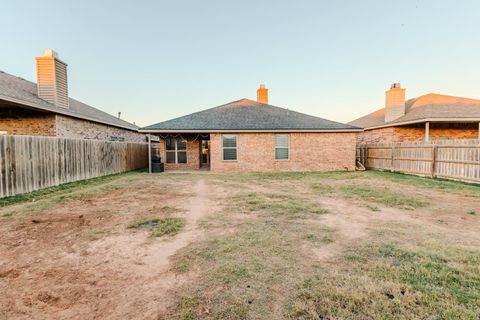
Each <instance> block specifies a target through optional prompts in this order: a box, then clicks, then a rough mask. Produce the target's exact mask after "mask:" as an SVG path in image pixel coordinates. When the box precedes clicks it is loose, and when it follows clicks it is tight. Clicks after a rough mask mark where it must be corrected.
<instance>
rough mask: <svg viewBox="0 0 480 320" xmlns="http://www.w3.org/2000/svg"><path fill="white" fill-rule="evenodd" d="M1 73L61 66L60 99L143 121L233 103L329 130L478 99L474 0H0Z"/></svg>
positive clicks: (479, 17) (28, 74)
mask: <svg viewBox="0 0 480 320" xmlns="http://www.w3.org/2000/svg"><path fill="white" fill-rule="evenodd" d="M0 11H1V19H0V39H1V40H2V41H1V44H2V45H1V50H0V70H3V71H4V72H7V73H10V74H14V75H16V76H20V77H23V78H25V79H28V80H31V81H36V73H35V59H34V58H35V56H40V55H42V54H43V50H44V49H47V48H50V49H53V50H55V51H57V52H58V54H59V56H60V59H61V60H63V61H65V62H66V63H68V77H69V94H70V96H71V97H73V98H75V99H77V100H80V101H82V102H84V103H87V104H90V105H92V106H94V107H96V108H99V109H101V110H103V111H106V112H108V113H111V114H113V115H116V114H117V113H118V112H121V113H122V118H123V119H125V120H127V121H130V122H135V123H136V124H137V125H139V126H146V125H150V124H153V123H157V122H160V121H164V120H168V119H171V118H175V117H178V116H182V115H185V114H188V113H192V112H196V111H200V110H203V109H206V108H210V107H214V106H217V105H221V104H224V103H228V102H231V101H235V100H239V99H242V98H250V99H256V89H257V88H258V85H259V84H261V83H262V84H266V86H267V87H268V88H269V103H270V104H273V105H277V106H281V107H286V108H289V109H292V110H296V111H299V112H304V113H307V114H311V115H315V116H319V117H322V118H326V119H330V120H335V121H339V122H348V121H351V120H353V119H356V118H358V117H360V116H362V115H365V114H367V113H369V112H372V111H375V110H377V109H379V108H381V107H382V106H383V104H384V99H385V90H387V89H388V88H389V87H390V84H391V83H393V82H400V83H401V84H402V86H403V87H405V88H406V89H407V92H406V94H407V98H411V97H415V96H419V95H422V94H426V93H430V92H435V93H442V94H449V95H456V96H463V97H470V98H480V1H478V0H457V1H453V0H451V1H450V0H449V1H447V0H435V1H433V0H411V1H409V0H403V1H384V0H375V1H374V0H363V1H357V0H350V1H347V0H336V1H332V0H330V1H323V0H316V1H304V0H296V1H291V0H290V1H279V0H276V1H273V0H272V1H270V0H264V1H250V0H243V1H239V0H235V1H233V0H232V1H230V0H201V1H200V0H198V1H193V0H189V1H187V0H176V1H163V0H157V1H153V0H136V1H120V0H116V1H110V0H96V1H91V0H82V1H65V0H63V1H53V0H42V1H39V0H31V1H25V0H2V1H1V5H0Z"/></svg>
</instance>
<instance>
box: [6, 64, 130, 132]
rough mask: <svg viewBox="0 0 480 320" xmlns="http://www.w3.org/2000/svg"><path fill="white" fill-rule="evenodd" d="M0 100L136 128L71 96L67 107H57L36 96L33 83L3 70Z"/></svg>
mask: <svg viewBox="0 0 480 320" xmlns="http://www.w3.org/2000/svg"><path fill="white" fill-rule="evenodd" d="M0 100H5V101H10V102H14V103H17V104H21V105H24V106H27V107H28V108H30V109H35V110H40V111H47V112H53V113H57V114H61V115H65V116H69V117H74V118H80V119H84V120H88V121H93V122H98V123H102V124H106V125H110V126H114V127H119V128H123V129H128V130H133V131H137V130H138V127H137V126H136V125H134V124H131V123H129V122H127V121H124V120H122V119H119V118H117V117H115V116H112V115H110V114H108V113H106V112H103V111H101V110H98V109H96V108H94V107H91V106H89V105H87V104H84V103H82V102H80V101H77V100H75V99H72V98H69V100H70V101H69V104H70V106H69V108H62V107H57V106H55V105H53V104H51V103H49V102H47V101H45V100H43V99H41V98H39V97H38V95H37V85H36V84H35V83H33V82H31V81H28V80H25V79H22V78H19V77H16V76H13V75H11V74H8V73H5V72H3V71H0Z"/></svg>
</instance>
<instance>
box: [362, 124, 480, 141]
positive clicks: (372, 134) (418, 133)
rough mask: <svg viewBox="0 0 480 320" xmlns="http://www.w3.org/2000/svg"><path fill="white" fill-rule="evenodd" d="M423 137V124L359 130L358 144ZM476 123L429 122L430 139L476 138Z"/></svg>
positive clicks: (416, 139)
mask: <svg viewBox="0 0 480 320" xmlns="http://www.w3.org/2000/svg"><path fill="white" fill-rule="evenodd" d="M424 138H425V126H424V124H422V125H421V126H402V127H388V128H380V129H373V130H366V131H364V132H361V133H360V134H359V135H358V137H357V143H358V144H364V143H383V142H415V141H423V140H424ZM478 138H479V133H478V124H477V123H468V124H448V123H441V124H440V123H430V140H439V139H451V140H459V139H478Z"/></svg>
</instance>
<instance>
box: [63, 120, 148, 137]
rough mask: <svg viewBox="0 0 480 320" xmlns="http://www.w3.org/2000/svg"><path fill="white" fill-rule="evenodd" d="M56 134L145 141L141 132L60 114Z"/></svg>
mask: <svg viewBox="0 0 480 320" xmlns="http://www.w3.org/2000/svg"><path fill="white" fill-rule="evenodd" d="M56 135H57V136H58V137H62V138H75V139H95V140H107V141H111V140H114V139H115V140H117V141H125V142H146V136H145V134H143V133H138V132H135V131H131V130H126V129H122V128H117V127H113V126H109V125H106V124H101V123H97V122H92V121H87V120H82V119H78V118H72V117H66V116H62V115H57V116H56ZM119 138H121V139H123V140H120V139H119Z"/></svg>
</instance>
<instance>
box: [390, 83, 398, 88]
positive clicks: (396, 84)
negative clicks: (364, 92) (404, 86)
mask: <svg viewBox="0 0 480 320" xmlns="http://www.w3.org/2000/svg"><path fill="white" fill-rule="evenodd" d="M399 88H401V86H400V82H394V83H392V85H391V86H390V89H399Z"/></svg>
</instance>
